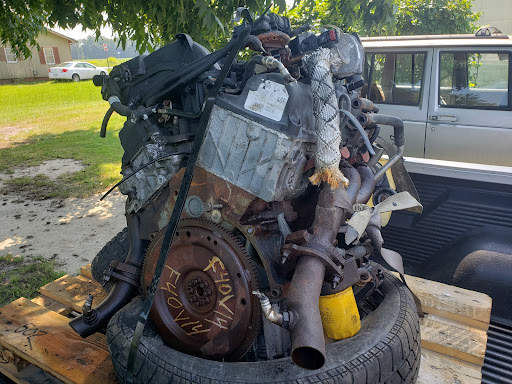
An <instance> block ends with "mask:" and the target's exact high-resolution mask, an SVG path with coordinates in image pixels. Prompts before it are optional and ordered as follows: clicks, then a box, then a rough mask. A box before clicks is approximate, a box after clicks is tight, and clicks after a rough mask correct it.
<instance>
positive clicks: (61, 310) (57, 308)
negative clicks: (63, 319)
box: [30, 295, 73, 316]
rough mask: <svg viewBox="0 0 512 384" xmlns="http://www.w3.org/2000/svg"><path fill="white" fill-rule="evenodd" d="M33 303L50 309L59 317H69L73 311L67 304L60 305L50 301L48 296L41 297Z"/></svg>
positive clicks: (33, 300)
mask: <svg viewBox="0 0 512 384" xmlns="http://www.w3.org/2000/svg"><path fill="white" fill-rule="evenodd" d="M30 301H32V302H33V303H35V304H37V305H40V306H41V307H44V308H46V309H50V310H52V311H53V312H57V313H58V314H59V315H62V316H67V315H69V314H70V313H71V312H72V311H73V309H72V308H71V307H69V306H67V305H65V304H62V303H59V302H58V301H57V300H53V299H50V298H49V297H48V296H45V295H39V296H37V297H35V298H33V299H32V300H30Z"/></svg>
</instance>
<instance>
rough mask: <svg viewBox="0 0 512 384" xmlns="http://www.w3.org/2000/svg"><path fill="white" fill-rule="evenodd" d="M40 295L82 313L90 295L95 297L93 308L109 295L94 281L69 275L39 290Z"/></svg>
mask: <svg viewBox="0 0 512 384" xmlns="http://www.w3.org/2000/svg"><path fill="white" fill-rule="evenodd" d="M39 293H41V294H42V295H45V296H47V297H49V298H50V299H53V300H55V301H58V302H59V303H62V304H64V305H66V306H68V307H70V308H72V309H73V310H74V311H77V312H80V313H81V312H82V305H83V304H84V301H85V299H86V297H87V295H88V294H89V293H91V294H92V295H94V301H93V307H96V306H97V305H99V304H100V303H101V302H102V301H103V300H104V299H105V298H106V297H107V295H108V293H107V292H106V291H105V290H104V289H103V288H102V287H101V285H100V284H99V283H98V282H96V281H95V280H94V279H90V278H87V277H84V276H76V277H75V276H69V275H65V276H62V277H61V278H59V279H57V280H55V281H52V282H51V283H48V284H46V285H45V286H43V287H41V288H39Z"/></svg>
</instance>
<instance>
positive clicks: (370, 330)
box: [107, 274, 421, 384]
mask: <svg viewBox="0 0 512 384" xmlns="http://www.w3.org/2000/svg"><path fill="white" fill-rule="evenodd" d="M381 290H382V292H383V293H384V295H385V297H384V299H383V302H382V303H381V304H380V305H379V307H378V308H377V309H376V310H375V311H373V312H372V313H370V314H369V315H368V316H366V317H365V318H364V319H363V321H362V328H361V331H360V332H359V333H358V334H357V335H355V336H354V337H352V338H349V339H345V340H340V341H337V342H335V343H332V344H329V345H327V347H326V362H325V365H324V366H323V367H322V368H321V369H318V370H314V371H309V370H304V369H301V368H299V367H298V366H297V365H295V364H293V363H292V361H291V359H290V358H283V359H278V360H271V361H260V362H238V363H224V362H218V361H210V360H205V359H201V358H198V357H194V356H190V355H187V354H184V353H181V352H178V351H176V350H174V349H172V348H170V347H168V346H166V345H165V344H164V342H163V341H162V339H161V338H160V337H159V335H158V332H157V330H156V328H155V326H154V324H153V323H152V322H151V321H148V324H147V325H146V328H145V330H144V333H143V336H142V338H141V342H140V346H139V349H138V352H137V358H136V362H135V369H134V371H135V374H134V376H135V378H134V383H182V384H191V383H201V384H206V383H216V384H228V383H241V382H242V383H276V382H279V383H281V384H285V383H287V384H292V383H293V384H298V383H365V384H373V383H414V382H415V381H416V378H417V376H418V370H419V365H420V358H421V353H420V333H419V322H418V315H417V313H416V306H415V304H414V300H413V298H412V295H411V293H410V292H409V291H408V289H407V288H406V287H404V285H403V284H402V283H401V282H400V281H399V280H398V279H397V278H395V277H394V276H392V275H390V274H386V278H385V281H384V283H383V284H382V285H381ZM141 308H142V297H140V296H139V297H138V298H136V299H134V300H133V301H132V302H131V303H130V304H128V305H127V306H126V307H124V308H123V309H122V310H120V311H119V312H117V313H116V314H115V315H114V316H113V317H112V319H111V320H110V322H109V324H108V326H107V341H108V345H109V350H110V355H111V358H112V361H113V363H114V368H115V371H116V373H117V377H118V379H119V381H120V382H121V383H127V382H128V380H127V369H126V364H127V356H128V351H129V348H130V344H131V340H132V337H133V333H134V329H135V325H136V324H137V320H138V316H139V313H140V312H141Z"/></svg>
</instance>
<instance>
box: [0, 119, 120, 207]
mask: <svg viewBox="0 0 512 384" xmlns="http://www.w3.org/2000/svg"><path fill="white" fill-rule="evenodd" d="M122 154H123V150H122V147H121V145H120V143H119V137H118V130H114V131H110V132H107V137H105V138H104V139H102V138H100V137H99V132H98V129H97V128H96V127H94V128H89V129H85V130H83V129H82V130H74V131H65V132H63V133H58V134H40V135H37V134H36V135H31V136H30V137H29V138H28V139H26V140H25V141H24V142H23V143H20V144H17V145H14V146H12V147H9V148H4V149H0V172H2V173H4V174H12V173H13V172H15V170H16V169H18V168H27V167H33V166H37V165H39V164H41V163H42V162H44V161H48V160H54V159H75V160H78V161H80V162H81V163H82V164H83V165H84V166H85V168H84V169H83V170H80V171H78V172H75V173H66V174H64V175H61V176H59V177H58V178H52V177H51V175H30V176H24V177H18V178H16V177H14V176H15V175H13V177H12V178H9V179H8V180H5V177H4V178H3V179H4V180H5V181H4V183H5V185H4V188H3V191H2V192H3V193H25V194H28V195H29V196H31V197H33V198H49V197H62V198H65V197H70V196H74V197H86V196H89V195H91V194H92V193H96V192H99V191H102V190H105V189H107V188H108V187H109V186H110V185H112V184H114V183H115V182H117V181H118V180H119V179H120V174H119V171H120V164H121V157H122ZM49 176H50V177H49Z"/></svg>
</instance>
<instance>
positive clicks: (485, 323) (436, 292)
mask: <svg viewBox="0 0 512 384" xmlns="http://www.w3.org/2000/svg"><path fill="white" fill-rule="evenodd" d="M405 280H406V281H407V285H408V286H409V288H411V291H413V292H414V293H415V294H416V295H417V296H418V297H419V299H420V300H421V308H422V309H423V311H424V312H425V313H429V314H432V315H437V316H441V317H445V318H447V319H451V320H454V321H457V322H460V323H463V324H467V325H470V326H472V327H475V328H479V329H482V330H484V331H487V328H489V322H490V319H491V305H492V299H491V298H490V297H489V296H487V295H486V294H484V293H480V292H475V291H470V290H467V289H463V288H458V287H454V286H452V285H447V284H443V283H438V282H435V281H430V280H425V279H421V278H419V277H414V276H409V275H406V276H405Z"/></svg>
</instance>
